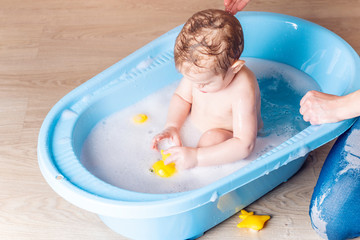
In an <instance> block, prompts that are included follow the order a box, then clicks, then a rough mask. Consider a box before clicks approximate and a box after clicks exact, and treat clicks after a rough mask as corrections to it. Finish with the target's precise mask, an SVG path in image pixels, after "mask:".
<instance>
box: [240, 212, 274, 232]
mask: <svg viewBox="0 0 360 240" xmlns="http://www.w3.org/2000/svg"><path fill="white" fill-rule="evenodd" d="M239 218H241V219H243V220H242V221H241V222H240V223H239V224H238V225H237V227H238V228H251V229H253V230H256V231H259V230H261V229H263V227H264V224H265V222H267V221H268V220H269V219H270V216H269V215H254V212H247V211H245V210H241V214H240V216H239Z"/></svg>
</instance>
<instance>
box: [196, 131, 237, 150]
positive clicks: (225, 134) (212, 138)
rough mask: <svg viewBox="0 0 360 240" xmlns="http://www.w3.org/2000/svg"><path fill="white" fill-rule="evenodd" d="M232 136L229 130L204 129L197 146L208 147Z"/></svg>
mask: <svg viewBox="0 0 360 240" xmlns="http://www.w3.org/2000/svg"><path fill="white" fill-rule="evenodd" d="M232 137H233V133H232V132H231V131H228V130H225V129H221V128H215V129H210V130H208V131H206V132H205V133H204V134H203V135H202V136H201V138H200V140H199V143H198V147H209V146H213V145H216V144H219V143H222V142H224V141H226V140H228V139H230V138H232Z"/></svg>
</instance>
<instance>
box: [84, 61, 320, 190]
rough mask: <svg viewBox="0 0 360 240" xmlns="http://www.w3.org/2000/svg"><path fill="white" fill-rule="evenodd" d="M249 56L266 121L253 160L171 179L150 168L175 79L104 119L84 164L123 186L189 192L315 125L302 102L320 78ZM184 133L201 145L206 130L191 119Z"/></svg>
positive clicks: (185, 140)
mask: <svg viewBox="0 0 360 240" xmlns="http://www.w3.org/2000/svg"><path fill="white" fill-rule="evenodd" d="M245 60H246V64H247V66H248V67H249V68H250V69H251V70H252V71H253V72H254V73H255V75H256V77H257V79H258V82H259V86H260V90H261V96H262V117H263V120H264V128H263V129H262V130H261V131H260V132H259V134H258V137H257V140H256V145H255V149H254V151H253V153H252V154H251V155H250V156H249V157H248V158H247V159H244V160H239V161H237V162H235V163H231V164H225V165H221V166H211V167H198V168H194V169H191V170H186V171H181V172H178V173H176V174H175V175H174V176H172V177H170V178H161V177H159V176H156V175H155V174H154V173H152V172H151V171H150V168H151V166H152V165H153V164H154V162H156V161H157V160H159V159H160V158H161V156H160V153H159V152H156V151H154V150H152V149H151V140H152V138H153V136H154V135H156V134H157V133H159V132H160V131H161V130H162V128H163V126H164V125H165V122H166V116H167V109H168V106H169V102H170V99H171V97H172V94H173V92H174V91H175V89H176V87H177V85H178V82H175V83H174V84H171V85H169V86H167V87H165V88H163V89H161V90H160V91H158V92H155V93H153V94H152V95H150V96H148V97H146V98H144V99H143V100H142V101H140V102H138V103H136V104H134V105H132V106H130V107H128V108H126V109H124V110H121V111H119V112H116V113H114V114H113V115H111V116H109V117H107V118H106V119H103V120H102V121H101V122H99V123H98V124H97V125H96V126H95V128H94V129H93V130H92V132H91V133H90V135H89V136H88V138H87V139H86V141H85V143H84V146H83V149H82V154H81V159H80V160H81V162H82V164H83V165H84V166H85V167H86V168H87V169H88V170H89V171H90V172H91V173H92V174H94V175H95V176H97V177H98V178H100V179H102V180H103V181H105V182H108V183H110V184H112V185H114V186H117V187H120V188H123V189H127V190H132V191H137V192H146V193H174V192H183V191H189V190H192V189H197V188H200V187H203V186H206V185H208V184H210V183H212V182H214V181H216V180H218V179H220V178H223V177H225V176H227V175H229V174H231V173H233V172H234V171H237V170H239V169H241V168H242V167H244V166H245V165H247V164H248V163H250V162H251V161H252V160H254V159H256V158H258V157H260V156H261V155H263V154H265V153H266V152H268V151H271V149H273V148H274V147H276V146H278V145H280V144H281V143H283V142H284V141H286V140H287V139H289V138H290V137H292V136H294V135H295V134H297V133H298V132H300V131H301V130H303V129H304V128H306V127H307V126H309V125H308V124H307V123H305V122H304V121H303V120H302V117H301V115H300V114H299V102H300V99H301V97H302V96H303V95H304V94H305V93H306V92H307V91H308V90H319V87H318V86H317V84H316V83H315V81H314V80H313V79H312V78H311V77H309V76H308V75H306V74H305V73H304V72H301V71H299V70H297V69H295V68H292V67H290V66H288V65H285V64H281V63H277V62H272V61H267V60H261V59H253V58H246V59H245ZM139 113H142V114H146V115H147V116H148V117H149V118H148V120H147V121H146V122H145V123H143V124H134V123H133V121H132V117H133V116H135V115H137V114H139ZM181 135H182V140H183V144H184V145H185V146H192V147H195V146H196V145H197V142H198V140H199V138H200V136H201V133H200V131H199V130H197V129H196V128H195V127H194V126H193V125H192V124H191V122H190V121H189V120H188V121H186V122H185V124H184V126H183V128H182V130H181Z"/></svg>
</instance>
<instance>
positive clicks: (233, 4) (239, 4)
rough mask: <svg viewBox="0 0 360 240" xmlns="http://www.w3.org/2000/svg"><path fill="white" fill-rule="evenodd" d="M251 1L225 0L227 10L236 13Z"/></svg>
mask: <svg viewBox="0 0 360 240" xmlns="http://www.w3.org/2000/svg"><path fill="white" fill-rule="evenodd" d="M249 2H250V0H224V5H225V11H227V12H229V13H231V14H233V15H234V14H236V13H237V12H239V11H241V10H243V9H244V8H245V7H246V5H247V4H248V3H249Z"/></svg>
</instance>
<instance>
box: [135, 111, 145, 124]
mask: <svg viewBox="0 0 360 240" xmlns="http://www.w3.org/2000/svg"><path fill="white" fill-rule="evenodd" d="M132 120H133V121H134V123H136V124H142V123H144V122H146V121H147V120H148V116H147V115H146V114H143V113H140V114H138V115H135V116H134V117H133V119H132Z"/></svg>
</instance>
